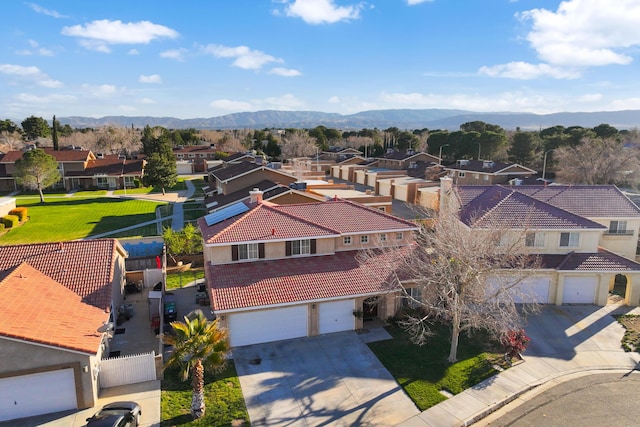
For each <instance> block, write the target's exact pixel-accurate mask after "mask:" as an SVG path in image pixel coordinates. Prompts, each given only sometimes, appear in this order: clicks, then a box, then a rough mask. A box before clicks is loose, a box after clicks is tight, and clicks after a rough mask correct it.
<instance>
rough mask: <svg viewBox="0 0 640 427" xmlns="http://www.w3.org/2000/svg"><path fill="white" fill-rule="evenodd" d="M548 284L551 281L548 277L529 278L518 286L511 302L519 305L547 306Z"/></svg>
mask: <svg viewBox="0 0 640 427" xmlns="http://www.w3.org/2000/svg"><path fill="white" fill-rule="evenodd" d="M550 284H551V279H549V278H548V277H529V278H527V279H526V280H525V281H524V282H523V283H522V284H520V285H518V290H517V294H516V295H515V296H514V299H513V300H514V301H515V302H519V303H538V304H548V303H549V285H550Z"/></svg>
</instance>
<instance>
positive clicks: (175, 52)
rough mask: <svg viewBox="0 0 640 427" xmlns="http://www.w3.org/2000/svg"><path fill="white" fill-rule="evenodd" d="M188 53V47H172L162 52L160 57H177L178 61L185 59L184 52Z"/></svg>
mask: <svg viewBox="0 0 640 427" xmlns="http://www.w3.org/2000/svg"><path fill="white" fill-rule="evenodd" d="M185 53H187V49H185V48H180V49H170V50H165V51H164V52H160V58H168V59H175V60H176V61H184V54H185Z"/></svg>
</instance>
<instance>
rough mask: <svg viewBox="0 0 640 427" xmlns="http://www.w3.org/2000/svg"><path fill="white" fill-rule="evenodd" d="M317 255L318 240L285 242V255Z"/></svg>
mask: <svg viewBox="0 0 640 427" xmlns="http://www.w3.org/2000/svg"><path fill="white" fill-rule="evenodd" d="M315 253H316V239H305V240H289V241H287V242H285V255H286V256H296V255H309V254H315Z"/></svg>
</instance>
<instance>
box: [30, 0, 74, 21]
mask: <svg viewBox="0 0 640 427" xmlns="http://www.w3.org/2000/svg"><path fill="white" fill-rule="evenodd" d="M26 5H27V6H29V7H30V8H31V9H32V10H33V11H34V12H36V13H41V14H43V15H47V16H51V17H53V18H68V16H66V15H62V14H61V13H58V12H56V11H55V10H51V9H45V8H44V7H42V6H40V5H38V4H35V3H26Z"/></svg>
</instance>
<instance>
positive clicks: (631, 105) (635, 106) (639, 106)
mask: <svg viewBox="0 0 640 427" xmlns="http://www.w3.org/2000/svg"><path fill="white" fill-rule="evenodd" d="M610 110H611V111H619V110H640V98H626V99H616V100H614V101H612V102H611V106H610Z"/></svg>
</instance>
